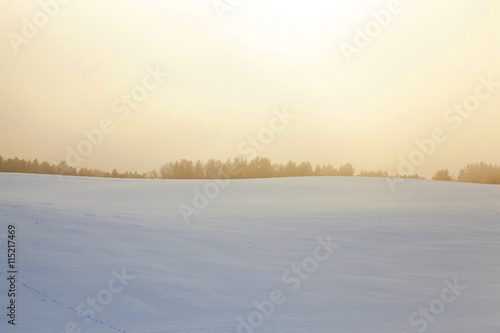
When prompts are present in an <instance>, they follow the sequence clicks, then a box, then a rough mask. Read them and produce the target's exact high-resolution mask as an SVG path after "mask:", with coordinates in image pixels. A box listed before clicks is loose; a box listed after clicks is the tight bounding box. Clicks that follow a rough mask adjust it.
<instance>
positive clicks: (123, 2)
mask: <svg viewBox="0 0 500 333" xmlns="http://www.w3.org/2000/svg"><path fill="white" fill-rule="evenodd" d="M65 1H67V0H65ZM45 2H47V3H53V0H45ZM67 2H68V3H67V4H59V5H58V7H59V8H56V7H54V6H53V5H47V6H46V10H47V11H48V12H50V14H52V15H53V17H52V16H51V17H50V18H49V19H48V20H46V21H47V22H45V21H44V17H45V18H47V17H48V16H47V15H46V14H44V12H43V9H42V7H41V5H40V3H39V2H38V1H19V0H3V1H0V36H2V38H0V155H2V156H3V157H14V156H18V157H19V158H25V159H28V158H29V159H34V158H38V159H39V160H47V161H49V162H56V161H57V162H59V161H61V160H65V159H66V157H67V149H68V147H71V148H72V149H75V150H76V149H77V148H76V147H77V145H78V144H79V143H80V142H81V141H82V140H86V138H85V136H84V134H83V133H82V131H83V130H92V129H94V128H98V127H99V124H100V123H101V121H102V120H103V119H105V118H108V119H109V121H111V122H112V125H113V126H114V131H113V132H112V133H108V134H103V139H102V143H100V144H97V145H95V146H92V152H91V153H90V154H89V155H88V156H84V157H83V158H82V162H81V164H80V165H79V166H85V167H92V168H101V169H106V170H111V169H113V168H117V169H118V170H119V171H125V170H138V171H141V172H142V171H148V170H151V169H155V168H158V167H159V166H160V165H161V164H163V163H164V162H167V161H171V160H176V159H181V158H188V159H192V160H196V159H202V160H206V159H208V158H211V157H214V158H218V159H227V158H228V157H229V158H233V157H235V156H236V155H238V154H240V153H241V147H242V144H245V141H246V140H248V136H256V135H258V134H259V133H261V132H262V130H263V129H264V128H266V127H269V126H270V121H271V119H272V118H273V117H274V116H275V114H274V113H273V110H274V109H282V108H283V107H285V106H286V108H287V110H288V112H289V113H292V114H294V115H295V116H296V117H295V118H294V119H293V120H291V121H290V123H289V124H288V125H287V126H286V128H284V129H283V130H282V131H280V132H279V133H278V132H277V133H275V135H274V136H275V138H274V140H271V141H270V142H266V144H265V145H264V147H261V148H262V150H260V151H259V155H260V156H267V157H269V158H271V159H272V160H273V161H274V162H286V161H288V160H290V159H291V160H296V161H302V160H308V161H310V162H311V163H313V164H317V163H319V164H323V163H331V164H332V165H334V166H339V165H340V164H344V163H346V162H350V163H352V164H353V165H354V167H355V168H356V169H357V171H359V170H361V169H369V170H373V169H383V170H387V171H389V172H390V173H396V172H397V170H398V166H399V165H400V157H404V158H406V159H409V158H410V155H412V154H413V158H414V161H416V160H418V159H417V157H419V156H420V155H421V154H423V153H418V152H415V150H416V149H418V147H417V145H416V143H415V140H424V139H429V138H431V137H432V133H433V131H434V130H435V129H439V128H440V129H442V133H441V136H440V137H442V136H445V137H446V140H441V142H438V143H436V144H435V146H436V147H435V149H434V151H431V152H429V154H428V155H425V158H424V160H423V161H422V162H421V163H420V162H419V163H415V165H414V167H415V172H418V173H419V174H421V175H424V176H426V177H432V175H433V174H434V173H435V171H437V170H438V169H440V168H444V167H447V168H449V169H450V171H452V173H454V174H455V175H457V171H458V170H459V168H461V167H463V166H465V165H466V164H467V163H473V162H479V161H485V162H489V163H500V155H499V142H500V130H499V129H500V85H497V86H495V85H494V84H489V85H486V86H485V85H484V84H483V83H481V80H479V77H483V78H484V80H493V81H494V82H500V1H497V0H492V1H486V0H484V1H478V0H440V1H436V0H419V1H407V0H402V1H401V2H400V5H399V7H398V6H396V4H397V3H396V2H394V0H389V1H373V0H372V1H369V0H355V1H352V0H350V1H345V0H342V1H337V0H325V1H315V2H304V1H300V2H299V1H285V0H274V1H273V0H267V1H264V0H242V1H240V2H239V3H237V2H238V1H235V0H233V1H232V3H235V5H234V7H231V8H230V9H228V10H227V11H225V12H224V13H222V12H218V11H217V9H216V6H214V5H215V4H217V5H218V6H219V7H218V8H219V10H220V8H226V9H227V8H229V7H227V6H229V5H227V3H229V0H224V1H212V0H199V1H194V0H182V1H181V0H154V1H153V0H105V1H103V0H85V1H80V0H70V1H67ZM224 6H226V7H224ZM391 6H392V7H391ZM388 9H391V10H392V9H394V13H392V14H390V15H391V17H390V18H388V17H387V16H384V14H386V13H387V12H388ZM382 10H383V12H382V13H384V14H380V15H379V16H380V18H379V19H380V20H382V21H381V22H382V24H380V23H376V22H377V21H376V20H375V18H374V16H373V15H372V14H371V13H372V12H373V11H375V12H380V11H382ZM389 13H390V12H389ZM221 15H222V17H223V18H224V19H221ZM23 18H24V19H23ZM37 20H38V21H37ZM34 21H36V22H35V23H38V25H40V27H39V28H36V26H35V29H37V31H35V33H33V31H32V29H30V25H31V24H32V23H33V22H34ZM26 22H28V23H26ZM29 22H31V23H29ZM367 27H372V28H373V29H377V27H380V29H379V31H377V30H370V31H371V32H370V33H371V34H372V36H373V37H369V36H368V37H367V38H368V39H369V41H370V42H369V44H368V45H366V46H365V45H363V44H362V42H363V38H360V37H359V34H358V32H357V31H359V30H357V29H365V28H367ZM31 28H32V27H31ZM23 33H24V35H23ZM30 33H31V34H32V36H31V35H30ZM14 34H15V35H14ZM357 35H358V40H357V42H358V44H356V43H355V37H356V36H357ZM23 38H24V39H23ZM21 40H22V42H21ZM360 40H361V41H360ZM365 42H366V40H365ZM343 43H344V44H343ZM347 44H349V45H351V50H352V48H354V47H356V45H357V46H360V47H358V48H357V53H354V54H352V56H351V57H350V60H351V61H350V63H349V61H348V60H347V58H346V56H345V55H344V53H343V51H342V45H343V46H344V48H345V47H346V45H347ZM361 46H362V47H361ZM16 51H17V52H16ZM148 68H149V70H151V69H155V68H160V70H161V71H164V72H168V73H169V76H168V77H166V78H165V79H163V81H162V82H161V83H160V84H158V85H157V87H155V88H154V89H151V90H150V91H147V96H145V98H144V100H143V101H142V102H140V103H138V105H137V107H136V108H135V109H132V108H129V110H130V113H129V115H128V116H127V117H121V116H123V114H124V113H123V112H124V111H123V110H124V109H122V111H123V112H113V111H117V108H118V107H119V106H121V107H123V106H124V104H123V102H121V98H122V95H127V94H130V93H131V91H132V90H134V89H135V91H136V92H138V91H141V88H140V86H141V85H142V84H143V81H144V80H146V81H147V83H148V84H149V85H153V83H155V82H156V81H154V80H153V79H152V78H148V75H150V74H148ZM138 87H139V88H138ZM142 91H144V89H143V90H142ZM477 94H479V95H477ZM475 96H480V97H481V98H478V97H475ZM464 101H467V103H469V106H468V107H469V108H471V109H473V110H474V111H470V112H469V111H461V112H462V113H458V111H457V112H455V111H453V110H451V111H448V110H449V109H450V108H453V107H454V104H458V103H464ZM477 101H479V104H478V105H475V104H474V103H475V102H477ZM471 105H472V106H471ZM457 110H458V109H457ZM438 131H439V130H438ZM268 141H269V140H268ZM422 156H423V155H422ZM420 157H421V156H420ZM416 164H419V165H416ZM420 164H421V165H420Z"/></svg>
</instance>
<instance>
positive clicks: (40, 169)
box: [0, 156, 500, 184]
mask: <svg viewBox="0 0 500 333" xmlns="http://www.w3.org/2000/svg"><path fill="white" fill-rule="evenodd" d="M0 172H18V173H35V174H51V175H68V176H86V177H110V178H149V179H221V178H229V179H248V178H272V177H307V176H348V177H351V176H354V175H355V169H354V167H353V166H352V165H351V164H350V163H346V164H344V165H341V166H340V167H338V168H334V167H333V166H332V165H330V164H324V165H316V166H315V167H313V166H312V164H311V163H310V162H301V163H296V162H294V161H289V162H288V163H286V164H276V163H272V162H271V160H270V159H269V158H267V157H255V158H253V159H251V160H246V159H244V158H241V157H236V158H234V159H233V160H230V159H228V160H226V161H224V162H223V161H220V160H215V159H209V160H208V161H206V162H203V161H201V160H198V161H195V162H193V161H191V160H188V159H181V160H179V161H171V162H168V163H165V164H163V165H162V166H161V167H160V169H159V170H152V171H149V172H143V173H138V172H137V171H134V172H130V171H126V172H123V173H120V172H118V171H117V170H116V169H114V170H113V171H111V172H109V171H103V170H100V169H88V168H83V167H82V168H80V169H77V168H75V167H71V166H69V165H67V164H66V162H65V161H62V162H60V163H58V164H55V163H52V164H50V163H48V162H45V161H44V162H41V163H40V162H38V160H37V159H34V160H33V161H32V160H24V159H19V158H17V157H15V158H8V159H4V158H3V157H2V156H0ZM356 176H359V177H399V178H413V179H425V178H424V177H421V176H420V175H418V174H414V175H396V176H390V175H389V174H388V172H387V171H382V170H377V171H366V170H361V171H360V172H359V173H358V174H357V175H356ZM432 179H434V180H444V181H459V182H468V183H483V184H500V166H497V165H496V164H495V165H492V164H487V163H484V162H480V163H475V164H469V165H467V166H465V167H464V168H462V169H461V170H460V172H459V175H458V177H457V178H456V179H454V178H453V177H452V176H451V175H450V173H449V171H448V169H442V170H439V171H438V172H436V174H435V175H434V177H433V178H432Z"/></svg>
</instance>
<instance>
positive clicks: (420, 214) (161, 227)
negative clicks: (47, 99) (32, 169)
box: [0, 173, 500, 333]
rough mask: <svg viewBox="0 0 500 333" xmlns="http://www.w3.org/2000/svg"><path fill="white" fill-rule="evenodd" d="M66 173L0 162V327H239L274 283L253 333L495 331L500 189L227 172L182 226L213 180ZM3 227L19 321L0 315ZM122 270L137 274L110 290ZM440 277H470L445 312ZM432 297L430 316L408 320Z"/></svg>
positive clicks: (499, 323)
mask: <svg viewBox="0 0 500 333" xmlns="http://www.w3.org/2000/svg"><path fill="white" fill-rule="evenodd" d="M62 180H63V181H62V182H61V181H59V178H58V177H57V176H48V175H27V174H5V173H4V174H0V241H1V242H2V244H0V248H1V251H0V278H1V280H0V295H1V296H0V308H2V309H4V310H2V314H1V316H0V318H1V319H0V332H22V333H25V332H37V333H38V332H41V333H45V332H46V333H49V332H54V333H61V332H106V333H113V332H115V333H116V332H124V331H125V332H127V333H139V332H140V333H146V332H238V329H237V327H238V321H237V318H238V317H241V318H244V319H245V320H248V316H249V315H250V314H251V313H252V312H255V311H256V309H255V308H254V307H253V302H254V301H258V302H263V301H266V300H267V301H269V300H270V293H271V292H272V291H273V290H275V289H279V290H281V291H282V292H283V293H284V296H285V297H286V300H285V301H284V302H283V303H282V304H279V305H276V306H275V309H274V313H273V314H272V315H270V316H269V317H262V318H263V323H262V324H261V325H257V326H258V327H257V326H256V327H255V329H254V331H255V332H315V333H317V332H319V333H321V332H329V333H330V332H349V333H357V332H370V333H377V332H381V333H382V332H383V333H391V332H394V333H400V332H404V331H406V332H408V333H410V332H417V328H421V331H422V332H424V331H426V332H443V333H447V332H450V333H451V332H453V333H461V332H464V333H465V332H467V333H469V332H475V333H482V332H500V307H499V305H500V260H499V254H500V186H491V185H477V184H464V183H451V182H435V181H423V180H406V181H405V182H404V183H402V184H398V186H397V188H396V192H392V191H391V190H390V189H389V187H388V185H387V182H386V180H385V179H384V178H360V177H357V178H344V177H316V178H282V179H257V180H238V181H231V182H230V184H229V185H228V186H227V187H226V188H225V189H223V190H221V191H220V195H219V196H217V197H216V198H214V199H212V200H211V201H210V204H209V206H208V207H207V208H206V209H204V210H202V211H201V212H200V214H199V215H197V216H192V218H191V224H190V225H187V224H186V223H185V222H184V220H183V219H182V217H181V215H180V213H179V209H178V205H179V204H180V203H186V204H191V202H192V199H193V196H194V192H193V189H195V188H198V189H200V190H201V191H203V187H204V186H205V185H206V184H208V183H210V181H196V180H122V179H99V178H85V177H63V178H62ZM9 224H13V225H15V226H16V227H17V237H16V245H17V264H18V265H17V266H18V267H17V268H18V271H19V273H18V276H17V278H18V282H17V289H18V297H17V303H18V306H17V320H16V326H15V327H12V326H11V325H8V324H7V319H8V318H7V317H6V315H5V314H6V306H7V297H6V294H7V289H8V285H7V283H8V282H7V281H6V279H5V275H6V274H5V272H6V271H7V268H6V261H7V260H6V254H7V251H6V239H5V236H6V234H7V225H9ZM328 235H331V239H332V240H333V241H334V242H335V243H337V244H338V245H339V247H338V248H336V249H335V252H334V253H333V254H332V255H331V256H330V257H329V258H328V259H327V260H326V261H323V262H319V263H318V266H317V269H316V270H314V271H313V272H312V273H311V274H310V276H309V278H307V279H304V280H300V281H301V285H300V287H299V288H297V289H296V290H292V286H293V284H291V283H286V282H284V281H283V279H282V276H283V274H285V273H286V272H287V270H290V269H291V267H292V265H294V264H301V263H302V262H303V260H304V259H306V258H308V257H311V256H313V253H314V250H315V249H316V248H317V246H318V241H317V238H318V237H321V238H323V239H325V238H326V237H327V236H328ZM323 253H326V252H323ZM122 269H125V272H126V274H128V275H133V276H134V277H135V278H134V279H130V280H127V282H126V285H125V286H123V285H122V284H119V283H115V284H114V285H113V286H114V287H115V289H116V288H118V287H119V286H123V288H122V290H121V291H120V292H116V293H111V292H109V288H110V287H109V284H110V281H111V282H113V283H114V282H116V281H114V280H113V279H114V276H115V275H114V274H118V273H120V272H122ZM113 271H114V272H115V273H113ZM446 279H447V280H448V281H450V282H453V281H454V279H458V283H459V284H460V285H464V286H467V289H465V290H464V291H462V292H461V293H460V295H458V296H456V299H455V300H454V302H451V303H449V304H448V303H446V304H445V308H444V310H443V309H439V303H440V301H439V299H441V293H442V290H443V289H445V288H446V287H447V284H446V283H445V282H444V281H445V280H446ZM2 281H3V282H2ZM106 290H107V291H106ZM115 291H116V290H115ZM98 295H99V296H100V297H101V300H103V301H106V302H107V301H109V304H106V305H102V307H101V308H100V310H101V311H100V312H98V311H96V312H95V316H94V317H93V320H90V319H88V320H87V321H86V320H85V319H86V317H85V316H82V315H80V314H79V313H78V311H77V310H76V308H77V307H78V305H79V304H81V303H82V302H83V303H85V302H86V300H87V298H96V296H98ZM106 295H107V296H109V295H111V297H112V299H111V300H109V299H107V298H106V297H105V296H106ZM450 295H453V294H448V296H450ZM431 303H433V305H434V306H438V310H442V313H441V314H440V315H437V316H433V317H432V318H433V320H432V321H431V320H428V321H427V327H425V329H423V324H420V325H418V326H416V325H414V326H412V325H410V323H409V318H410V316H411V315H412V313H414V312H418V311H419V308H429V306H430V304H431ZM441 304H444V303H443V302H441ZM83 309H84V310H85V309H87V310H88V309H90V307H89V306H86V305H85V306H84V308H83ZM254 317H255V318H257V319H258V316H255V313H254ZM255 318H254V319H255ZM415 318H416V319H420V320H422V318H424V317H422V316H420V315H419V316H418V317H415ZM415 318H414V319H415ZM420 323H422V322H420ZM74 325H76V326H74ZM73 326H74V327H73ZM78 330H80V331H78ZM240 331H242V332H246V331H248V330H245V329H240Z"/></svg>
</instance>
